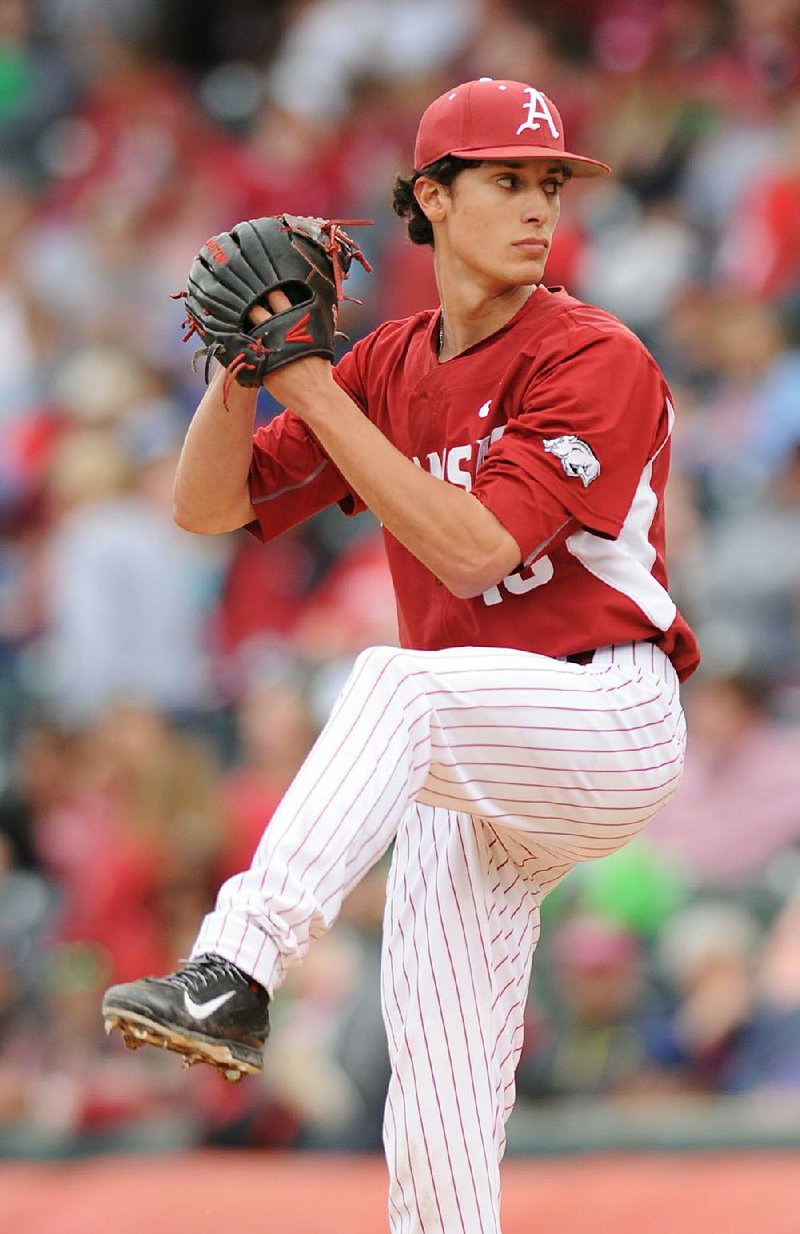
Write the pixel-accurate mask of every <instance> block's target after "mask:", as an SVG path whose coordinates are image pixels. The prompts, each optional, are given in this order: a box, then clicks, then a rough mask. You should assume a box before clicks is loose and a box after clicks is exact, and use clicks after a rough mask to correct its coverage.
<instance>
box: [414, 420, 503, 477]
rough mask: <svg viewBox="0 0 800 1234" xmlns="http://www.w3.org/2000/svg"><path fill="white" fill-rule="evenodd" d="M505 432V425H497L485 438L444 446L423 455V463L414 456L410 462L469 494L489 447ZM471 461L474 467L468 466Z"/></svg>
mask: <svg viewBox="0 0 800 1234" xmlns="http://www.w3.org/2000/svg"><path fill="white" fill-rule="evenodd" d="M505 431H506V426H505V424H498V425H497V426H496V427H495V428H493V429H492V431H491V433H487V435H486V436H485V437H480V438H479V439H478V440H477V441H468V442H465V443H464V444H463V445H456V446H445V448H444V449H443V450H442V451H441V453H440V452H439V451H438V450H434V451H432V452H431V453H430V454H426V455H425V459H424V461H423V460H422V459H418V458H417V457H416V455H415V456H414V457H413V458H412V460H411V461H412V462H413V463H416V465H417V467H421V468H422V469H423V471H429V472H430V473H431V475H432V476H436V478H437V480H447V482H448V484H457V485H458V487H459V488H463V489H466V491H467V492H468V493H469V492H471V491H472V485H473V484H474V482H475V477H476V475H477V474H478V472H479V471H480V469H481V467H482V466H483V461H484V459H485V458H486V452H487V451H488V449H489V446H491V445H493V444H494V442H496V441H499V440H500V438H501V437H502V436H503V433H504V432H505ZM473 461H474V466H470V465H469V464H470V463H472V462H473Z"/></svg>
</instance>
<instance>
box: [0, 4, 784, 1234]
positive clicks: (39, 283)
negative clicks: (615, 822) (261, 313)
mask: <svg viewBox="0 0 800 1234" xmlns="http://www.w3.org/2000/svg"><path fill="white" fill-rule="evenodd" d="M479 75H488V76H496V77H515V78H521V79H524V80H529V81H532V82H535V83H536V84H537V85H538V86H540V87H541V88H542V89H544V90H545V92H547V93H548V94H550V95H552V96H553V97H554V98H555V99H556V100H557V102H558V105H559V108H560V110H561V112H562V115H563V117H564V122H565V125H566V129H567V133H568V136H569V141H570V143H572V145H573V147H574V148H577V149H583V148H585V149H586V150H587V151H589V152H590V153H592V154H594V155H596V156H597V157H599V158H602V159H605V160H606V161H608V162H610V163H611V164H612V165H613V166H614V169H615V172H616V175H615V177H614V179H613V181H611V182H609V183H607V184H606V183H604V184H600V185H597V184H586V185H579V184H573V185H570V187H569V192H568V193H566V194H565V199H564V212H563V217H562V222H561V224H560V230H559V233H558V235H557V241H556V246H555V249H554V252H553V254H552V258H551V262H550V265H549V267H548V282H550V283H551V284H552V283H563V284H565V285H566V286H567V288H568V289H569V290H570V291H571V292H573V293H574V294H576V295H578V296H580V297H582V298H584V299H587V300H589V301H592V302H594V303H597V304H600V305H602V306H604V307H606V308H608V309H610V310H611V311H613V312H615V313H617V314H618V315H619V316H620V317H622V319H623V320H625V321H626V322H627V323H628V325H630V326H631V328H633V329H634V330H635V331H636V332H637V333H638V334H640V336H641V337H642V338H643V339H644V340H645V342H646V343H647V344H648V346H649V347H650V348H651V349H652V351H653V352H654V354H655V355H656V357H657V358H658V360H659V362H660V363H661V365H662V366H663V368H664V370H665V372H666V374H667V377H668V379H669V381H670V383H671V384H672V387H673V390H674V393H675V396H676V404H677V408H678V425H677V429H676V437H675V454H674V460H675V461H674V467H673V472H674V474H673V481H672V483H671V489H670V493H669V505H670V511H669V515H670V520H671V523H670V529H671V536H670V545H669V556H670V562H669V564H670V572H671V578H672V583H673V590H674V592H675V595H676V598H677V599H678V602H679V604H680V605H681V607H682V608H683V609H684V611H685V612H686V614H687V616H688V617H689V618H690V620H691V621H692V622H693V624H694V625H695V626H696V628H697V630H698V633H699V635H700V639H701V646H702V649H703V652H704V664H703V668H702V671H701V672H700V673H699V674H698V676H697V678H696V679H695V680H694V681H693V683H691V685H690V687H689V688H688V689H687V691H686V706H687V713H688V716H689V723H690V730H691V745H690V753H689V760H688V763H687V773H686V781H685V785H684V788H683V790H682V792H681V794H680V795H679V797H678V799H677V800H676V801H675V802H674V803H673V804H672V805H670V806H669V807H668V808H667V810H666V811H665V812H664V814H663V815H662V816H661V817H660V818H659V820H657V822H656V823H655V824H654V825H653V827H652V828H651V830H650V832H649V833H648V834H647V836H646V837H645V838H644V839H643V840H642V841H641V842H640V843H638V844H637V845H635V846H632V847H631V848H630V849H628V850H626V851H625V852H623V853H622V854H620V855H619V856H618V857H617V858H614V859H610V860H606V861H604V862H602V863H600V864H598V866H597V867H596V868H592V867H588V868H587V869H585V870H582V871H580V872H576V873H575V874H574V875H573V876H572V877H571V878H570V879H569V880H567V882H566V883H565V884H564V886H563V887H562V888H561V889H559V891H558V893H557V894H554V895H553V896H552V897H550V899H549V900H548V901H547V902H546V917H547V921H546V926H547V928H546V931H545V938H544V941H543V944H542V947H541V950H540V953H539V955H538V957H537V963H536V966H535V968H536V971H535V976H534V982H533V987H532V992H531V999H530V1006H529V1015H528V1019H529V1025H528V1034H527V1043H526V1049H525V1054H524V1057H523V1060H522V1063H521V1067H520V1073H519V1089H520V1100H519V1104H518V1108H517V1110H516V1111H515V1114H514V1116H513V1118H512V1122H511V1125H510V1128H509V1161H508V1169H507V1172H506V1178H507V1183H506V1199H505V1203H506V1227H507V1229H508V1231H509V1234H517V1232H518V1231H521V1230H524V1229H527V1228H528V1227H529V1226H530V1225H531V1224H532V1223H533V1221H534V1219H536V1220H537V1222H538V1223H539V1224H540V1225H541V1226H542V1227H543V1228H559V1230H561V1231H562V1232H563V1234H570V1232H571V1231H572V1230H573V1229H574V1230H575V1231H576V1234H577V1232H578V1231H582V1230H584V1229H591V1230H592V1231H593V1234H602V1232H603V1231H606V1230H607V1231H609V1234H611V1232H612V1231H613V1234H628V1231H633V1230H639V1229H642V1228H645V1229H647V1230H648V1231H649V1232H654V1234H659V1232H660V1231H661V1230H664V1231H682V1230H695V1229H702V1228H708V1227H709V1226H711V1225H712V1223H716V1224H717V1225H720V1226H721V1225H722V1223H723V1222H724V1223H725V1228H726V1229H727V1230H728V1231H730V1232H731V1234H736V1232H737V1231H739V1230H742V1231H744V1230H747V1231H748V1232H749V1231H751V1230H758V1231H759V1234H773V1231H774V1234H797V1231H798V1230H800V1217H798V1216H797V1205H796V1202H794V1201H793V1198H792V1189H791V1188H792V1184H791V1179H792V1176H793V1171H795V1170H796V1166H797V1147H798V1145H800V899H799V898H798V896H799V894H800V757H798V755H799V754H800V3H798V0H662V2H661V3H659V4H654V3H649V2H648V0H558V2H556V0H552V2H547V0H542V2H537V0H528V2H527V3H522V2H520V3H513V0H392V3H391V4H384V3H382V2H381V0H305V2H302V3H301V2H297V0H295V2H294V3H290V2H288V0H284V2H279V0H275V2H273V3H269V2H268V0H263V2H261V3H258V2H256V0H224V2H223V0H217V2H215V0H197V2H196V3H193V4H191V5H187V4H186V3H182V2H181V0H103V2H102V3H101V2H100V0H41V2H39V3H24V2H23V0H0V205H1V206H2V228H0V436H1V438H2V448H1V449H0V789H2V795H1V796H0V1157H2V1158H3V1159H4V1160H2V1161H0V1231H2V1232H3V1234H5V1231H6V1230H8V1231H12V1230H14V1231H19V1230H25V1231H26V1232H28V1234H35V1232H36V1231H38V1230H39V1229H42V1230H44V1229H45V1228H46V1229H47V1230H48V1231H51V1232H54V1234H69V1232H70V1231H72V1230H73V1229H74V1230H77V1229H81V1230H83V1229H86V1228H94V1226H95V1225H96V1223H97V1221H98V1220H99V1218H100V1216H104V1217H105V1216H107V1215H108V1214H109V1212H112V1213H113V1214H114V1217H113V1220H114V1225H115V1228H116V1229H117V1231H119V1232H120V1234H124V1231H126V1230H127V1229H128V1228H130V1229H133V1228H134V1226H135V1227H136V1228H137V1229H138V1228H141V1227H142V1225H143V1224H145V1225H146V1226H147V1227H148V1228H150V1229H152V1230H154V1231H156V1230H158V1229H160V1228H161V1225H160V1224H159V1223H160V1222H161V1221H162V1219H163V1214H164V1212H165V1211H166V1210H165V1208H164V1205H165V1204H168V1206H169V1209H170V1210H171V1212H172V1213H176V1212H178V1211H182V1212H183V1213H184V1214H185V1217H186V1227H187V1228H188V1227H189V1225H191V1228H192V1229H193V1230H198V1231H204V1230H206V1229H208V1230H212V1229H214V1230H216V1229H217V1228H219V1225H220V1224H221V1223H222V1222H223V1221H226V1222H227V1223H229V1222H230V1221H232V1220H235V1219H237V1217H239V1218H241V1219H242V1220H245V1219H246V1220H247V1221H248V1224H249V1226H250V1228H261V1225H262V1224H263V1228H264V1229H267V1228H270V1229H271V1228H273V1226H274V1220H273V1218H274V1217H275V1214H276V1213H279V1214H280V1228H281V1229H282V1230H286V1231H288V1232H289V1234H304V1231H305V1230H306V1229H308V1230H309V1231H310V1230H314V1229H317V1228H322V1227H321V1222H323V1221H324V1222H325V1229H326V1230H327V1231H328V1234H335V1231H336V1230H337V1229H338V1228H339V1227H337V1226H336V1225H335V1222H336V1220H340V1219H341V1221H342V1224H341V1228H342V1229H344V1228H345V1226H346V1227H347V1230H348V1234H358V1229H359V1228H360V1227H359V1226H358V1225H357V1223H358V1221H360V1220H362V1218H361V1217H359V1215H358V1213H359V1209H358V1203H359V1202H361V1203H363V1206H364V1216H363V1222H364V1228H365V1229H367V1228H371V1229H375V1228H382V1227H381V1224H380V1223H381V1222H383V1221H384V1216H383V1213H384V1207H383V1190H384V1174H383V1167H382V1163H381V1160H380V1108H381V1104H382V1098H383V1092H384V1089H385V1083H386V1060H385V1052H384V1046H383V1038H382V1030H381V1026H380V1019H379V1009H378V1002H377V984H376V977H377V964H378V948H379V932H380V912H381V904H382V895H383V878H384V873H385V872H384V871H383V870H382V869H379V870H377V871H375V872H374V873H373V875H371V876H370V877H369V878H368V879H367V880H366V881H365V883H364V884H363V885H362V886H361V887H360V888H359V889H358V891H357V892H356V893H354V895H353V896H352V897H351V898H350V900H349V901H348V904H347V906H346V909H345V912H344V914H343V918H342V921H341V923H340V924H338V925H337V927H336V928H335V929H334V931H333V932H332V933H331V934H330V936H329V937H328V938H326V939H325V940H323V941H321V942H320V943H319V944H317V946H316V947H315V949H314V951H313V954H312V956H311V957H310V958H309V961H308V963H307V964H306V965H305V966H304V967H303V969H301V970H298V972H297V973H296V975H295V976H294V978H293V979H292V980H291V981H290V983H289V984H288V985H287V987H286V988H285V990H283V991H282V992H281V994H280V996H279V998H278V999H277V1000H276V1003H275V1008H274V1010H275V1015H274V1024H275V1027H274V1037H273V1041H272V1044H271V1046H270V1049H269V1052H268V1058H267V1069H266V1072H265V1076H264V1080H263V1082H255V1083H248V1084H245V1085H242V1086H240V1087H233V1086H225V1085H224V1083H223V1081H221V1080H219V1079H218V1077H216V1076H215V1075H213V1074H200V1073H199V1072H184V1071H182V1070H181V1068H180V1067H179V1065H178V1064H177V1062H176V1060H175V1059H174V1058H165V1057H162V1056H161V1055H158V1054H156V1053H155V1051H150V1052H147V1051H145V1052H144V1053H142V1054H128V1053H126V1052H124V1051H123V1050H122V1049H121V1047H120V1042H119V1040H118V1039H115V1040H113V1041H106V1039H105V1038H104V1036H103V1035H102V1026H101V1024H100V1021H99V1016H98V1005H99V999H100V994H101V992H102V989H103V988H104V987H105V985H107V984H108V983H109V981H112V980H117V979H127V978H129V977H134V976H139V975H141V974H142V973H144V972H148V971H155V972H158V971H166V969H167V968H169V967H172V966H174V964H175V963H176V962H177V960H178V959H179V958H180V957H181V956H182V955H185V954H186V949H187V947H188V944H189V941H190V940H191V937H192V935H193V933H194V928H195V926H196V924H197V921H198V919H199V917H200V915H201V914H202V912H203V911H204V910H205V908H206V907H207V906H208V904H209V902H210V899H211V897H212V894H213V889H214V887H215V886H216V885H217V883H218V882H219V881H220V879H221V878H223V877H225V875H226V874H227V873H229V872H231V871H232V870H235V869H237V868H239V866H240V865H241V863H242V862H244V861H246V860H247V859H248V856H249V852H250V851H251V850H252V846H253V842H254V840H255V838H256V836H257V835H258V833H259V832H260V829H261V827H262V826H263V823H264V820H265V819H267V818H268V817H269V814H270V812H271V810H272V808H273V807H274V804H275V802H276V800H277V799H278V798H279V796H280V794H281V792H282V790H283V788H284V787H285V785H286V783H287V782H288V780H289V778H290V777H291V775H292V773H293V771H294V770H295V768H296V767H297V765H298V763H299V761H300V760H301V759H302V757H303V754H304V751H305V750H306V749H307V748H308V745H309V743H310V742H311V740H312V739H313V735H314V732H315V731H316V728H317V727H318V726H319V724H320V723H321V721H322V719H323V717H324V716H325V714H326V712H327V709H328V707H329V705H330V702H331V700H332V698H333V696H334V694H335V692H336V690H337V688H338V685H339V683H340V682H341V681H342V679H343V676H344V675H345V673H346V671H347V668H348V665H349V664H350V663H351V662H352V659H353V657H354V655H355V654H356V652H357V651H358V649H359V648H360V647H362V646H364V645H366V644H368V643H375V642H391V641H393V640H394V638H395V629H394V615H393V611H392V604H391V597H390V594H389V587H388V584H387V579H386V574H385V569H384V567H383V563H382V559H381V552H380V548H379V544H378V541H377V536H376V527H375V524H374V522H372V521H371V520H370V519H369V517H365V516H362V517H360V518H359V519H356V520H345V519H343V518H342V517H341V516H340V515H339V514H338V512H332V513H329V514H325V515H322V516H320V517H318V518H317V519H315V520H314V521H313V522H312V523H310V524H308V525H307V526H305V527H304V528H302V529H299V530H298V531H297V532H295V533H292V534H291V535H289V536H286V537H284V538H283V539H282V540H280V541H278V542H277V543H275V544H273V545H270V546H267V547H262V546H258V545H257V544H255V542H251V541H250V540H249V538H248V537H247V535H246V534H245V533H238V534H236V535H232V536H225V537H221V538H219V539H215V540H212V541H209V542H206V541H204V540H202V539H198V538H195V537H192V536H189V535H187V534H186V533H183V532H181V531H179V530H178V529H177V528H176V527H175V526H174V525H173V523H172V521H171V516H170V484H171V476H172V471H173V468H174V463H175V458H176V451H177V449H178V448H179V444H180V441H181V438H182V435H183V432H184V430H185V427H186V424H187V422H188V419H189V417H190V415H191V412H192V409H193V406H194V405H195V404H196V401H197V399H198V397H199V395H200V393H201V391H202V380H201V378H200V376H199V375H193V374H192V372H191V368H190V363H189V361H190V347H188V346H184V345H183V344H182V342H181V336H182V329H181V313H180V309H179V306H178V305H177V304H176V302H175V301H174V300H172V299H170V293H171V292H173V291H175V290H177V289H179V288H180V287H181V286H182V284H183V280H184V278H185V273H186V270H187V269H188V266H189V263H190V262H191V259H192V257H193V255H194V253H195V251H196V250H197V248H198V246H199V244H200V243H201V242H202V241H203V240H204V239H205V238H206V237H207V236H208V235H211V234H213V233H214V232H216V231H220V230H222V229H224V228H226V227H228V226H230V225H232V224H233V223H234V222H235V221H236V220H238V219H239V218H243V217H250V216H253V215H257V214H265V213H274V212H278V211H283V210H289V211H292V212H295V213H312V214H318V215H328V216H330V215H332V216H336V217H354V218H372V219H374V220H375V225H374V227H372V228H370V229H368V230H367V229H365V230H364V231H363V232H359V238H363V244H364V248H365V250H366V252H367V254H368V256H369V257H370V259H371V260H372V262H373V265H374V266H375V273H374V274H373V275H372V276H369V277H367V276H362V275H361V274H360V273H357V275H356V277H355V278H354V279H353V280H352V281H351V284H349V285H348V286H349V290H350V291H351V293H352V294H353V295H354V296H357V297H359V298H361V299H362V301H363V303H362V304H360V305H359V304H355V303H353V304H349V305H347V306H346V312H345V314H344V317H345V318H346V321H345V320H343V325H344V328H345V329H346V330H347V332H348V334H349V335H350V337H351V338H352V339H355V338H357V337H359V336H360V335H361V334H363V333H365V332H366V331H368V330H369V329H370V328H371V327H372V326H373V325H374V324H375V323H376V322H377V321H379V320H382V319H385V318H386V317H392V316H401V315H404V314H405V313H407V312H411V311H414V310H415V309H417V308H421V307H427V306H429V305H430V304H432V303H433V302H434V297H435V289H434V287H433V283H432V278H431V273H430V266H429V257H428V255H427V254H426V253H425V252H424V251H420V250H416V249H414V248H412V247H411V246H410V245H409V244H408V242H407V241H406V239H405V234H404V229H403V227H402V225H401V224H400V223H399V221H398V220H396V219H395V218H394V217H393V216H392V214H391V211H390V208H389V205H388V202H389V197H390V189H391V183H392V178H393V176H394V174H395V173H397V172H404V173H405V172H407V171H408V170H409V169H410V167H409V152H410V150H411V148H412V144H413V135H414V130H415V126H416V121H417V119H418V116H419V113H420V111H421V110H422V108H423V107H424V106H425V105H426V104H427V102H429V101H430V100H431V99H432V98H433V97H435V96H436V95H437V94H438V93H440V92H441V91H442V90H443V89H445V88H446V87H447V86H449V85H451V84H453V83H454V82H455V81H458V80H464V79H466V78H468V77H473V76H479ZM274 411H275V408H274V406H272V405H271V404H270V401H269V399H267V398H265V399H264V402H263V404H262V406H261V409H260V415H261V416H263V417H265V418H266V417H269V416H270V415H272V414H274ZM148 1054H149V1056H148ZM331 1153H336V1154H337V1157H336V1158H335V1159H334V1160H335V1164H334V1165H333V1166H331V1164H330V1157H329V1154H331ZM320 1154H324V1155H323V1156H320ZM342 1154H347V1156H346V1157H345V1156H342ZM609 1154H610V1156H609ZM154 1155H157V1156H158V1158H159V1161H158V1163H156V1161H155V1160H154V1159H153V1158H154ZM795 1187H796V1184H795ZM309 1205H311V1208H309ZM276 1206H277V1207H276ZM370 1206H371V1207H370ZM572 1206H574V1211H573V1207H572ZM332 1214H333V1215H332ZM348 1222H349V1223H348ZM126 1223H129V1224H126ZM570 1223H571V1224H570ZM163 1228H165V1229H166V1228H167V1227H166V1224H164V1227H163ZM169 1228H170V1229H172V1228H174V1220H173V1221H172V1222H171V1224H170V1227H169Z"/></svg>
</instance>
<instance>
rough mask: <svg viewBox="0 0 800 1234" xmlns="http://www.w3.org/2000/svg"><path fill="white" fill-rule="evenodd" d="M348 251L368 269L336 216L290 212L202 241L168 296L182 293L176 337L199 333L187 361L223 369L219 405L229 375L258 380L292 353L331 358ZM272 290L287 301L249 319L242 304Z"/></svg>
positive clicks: (249, 382)
mask: <svg viewBox="0 0 800 1234" xmlns="http://www.w3.org/2000/svg"><path fill="white" fill-rule="evenodd" d="M353 221H354V222H355V221H356V220H353ZM363 221H365V222H366V220H363ZM354 258H355V259H356V260H358V261H359V262H361V264H362V265H363V267H364V269H365V270H370V269H371V266H370V265H369V263H368V261H367V260H366V258H365V257H364V255H363V253H362V252H361V250H360V249H359V247H358V245H357V244H355V242H354V241H353V240H351V239H350V237H349V236H348V234H347V232H345V231H342V223H341V221H338V220H337V221H326V220H324V219H316V218H304V217H300V216H297V215H293V214H280V215H275V216H271V217H267V218H259V219H248V220H247V221H246V222H243V223H237V224H236V226H235V227H233V228H231V230H230V231H226V232H222V234H221V235H218V236H213V237H212V238H211V239H210V240H207V241H206V243H205V244H204V245H203V247H202V249H201V250H200V252H199V253H198V255H197V257H196V258H195V260H194V262H193V263H192V268H191V270H190V271H189V277H188V279H187V284H186V289H185V290H184V291H179V292H177V293H176V294H175V298H176V299H181V298H182V299H185V301H186V304H185V308H186V318H185V320H184V323H183V324H184V326H185V327H186V334H185V335H184V342H186V341H188V340H189V339H190V338H191V337H192V336H193V335H195V334H196V335H198V336H199V338H200V339H201V340H202V346H201V347H200V348H199V349H198V350H197V351H196V352H195V353H194V356H193V357H192V367H193V368H194V366H195V364H196V362H197V359H198V357H199V356H205V377H206V381H208V375H209V365H210V363H211V361H212V359H215V358H216V359H217V360H219V361H220V363H221V364H222V365H223V366H224V367H225V368H226V369H227V370H228V372H227V376H226V379H225V385H224V397H225V400H226V406H227V394H228V391H229V389H230V383H231V381H233V380H236V381H237V382H238V383H239V385H242V386H260V385H261V384H262V381H263V379H264V377H265V376H266V375H267V374H268V373H271V372H272V371H273V370H274V369H277V368H280V367H281V366H282V365H284V364H290V363H291V361H292V360H298V359H300V358H302V357H304V356H325V357H326V358H327V359H329V360H332V359H333V346H334V340H335V338H336V335H337V329H336V325H337V319H338V309H339V302H340V300H343V299H349V298H351V297H346V296H344V295H343V293H342V283H343V281H344V279H345V278H346V277H347V275H348V272H349V270H350V266H351V264H352V261H353V259H354ZM277 290H280V291H282V292H284V294H285V295H286V296H287V297H288V299H289V300H290V301H291V307H290V308H287V309H285V310H284V311H281V312H273V310H270V312H272V314H273V315H272V316H271V317H269V318H268V319H267V320H266V321H264V322H263V323H262V324H260V325H253V323H252V322H251V321H250V317H249V314H250V310H251V309H252V308H253V307H254V306H255V305H257V304H260V305H263V306H264V307H265V308H269V305H268V297H269V295H270V293H271V292H273V291H277Z"/></svg>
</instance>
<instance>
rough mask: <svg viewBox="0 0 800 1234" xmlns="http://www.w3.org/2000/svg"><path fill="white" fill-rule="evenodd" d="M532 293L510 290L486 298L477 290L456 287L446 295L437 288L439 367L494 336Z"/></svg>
mask: <svg viewBox="0 0 800 1234" xmlns="http://www.w3.org/2000/svg"><path fill="white" fill-rule="evenodd" d="M535 290H536V288H535V287H511V288H504V289H503V290H502V291H500V292H499V293H498V294H496V295H487V294H486V293H485V292H483V291H482V290H480V289H478V288H466V289H465V288H464V287H458V288H453V289H451V290H449V291H448V289H446V288H445V287H442V286H440V299H441V304H442V316H441V325H440V337H439V361H440V363H443V362H444V361H445V360H452V359H453V357H454V356H457V355H460V354H461V352H462V351H466V350H467V348H468V347H474V346H475V344H476V343H480V342H481V341H482V340H483V339H485V338H488V337H489V336H490V335H491V334H494V333H495V331H496V330H499V329H500V328H501V327H502V326H504V325H505V324H506V322H508V321H510V320H511V318H512V317H514V316H515V315H516V314H517V313H518V312H519V310H520V309H521V308H522V306H523V304H525V302H526V301H527V300H528V298H529V296H530V295H531V293H532V292H533V291H535Z"/></svg>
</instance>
